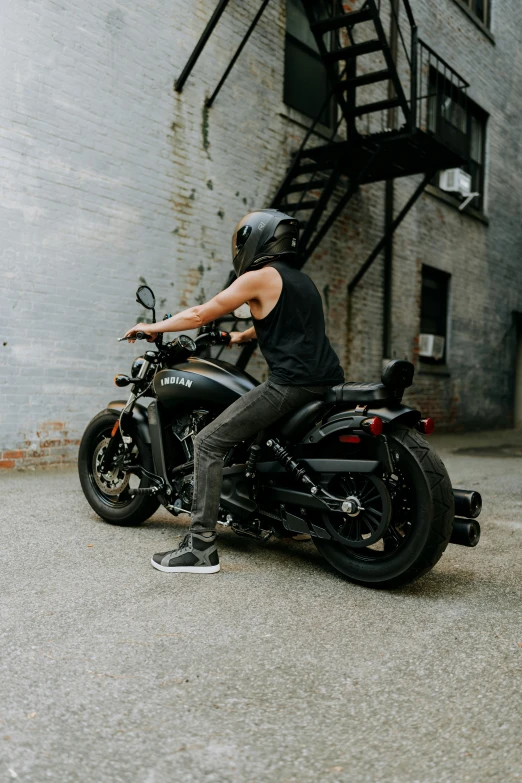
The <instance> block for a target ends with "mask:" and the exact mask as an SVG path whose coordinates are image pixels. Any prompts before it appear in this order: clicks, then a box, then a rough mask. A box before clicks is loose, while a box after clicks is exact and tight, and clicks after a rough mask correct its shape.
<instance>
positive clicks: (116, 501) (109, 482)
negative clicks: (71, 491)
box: [78, 409, 160, 526]
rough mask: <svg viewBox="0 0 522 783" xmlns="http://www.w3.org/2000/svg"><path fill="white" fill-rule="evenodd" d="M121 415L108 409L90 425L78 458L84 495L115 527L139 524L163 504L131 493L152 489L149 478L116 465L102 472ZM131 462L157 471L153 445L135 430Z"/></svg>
mask: <svg viewBox="0 0 522 783" xmlns="http://www.w3.org/2000/svg"><path fill="white" fill-rule="evenodd" d="M118 418H119V412H117V411H113V410H110V409H109V410H105V411H102V412H101V413H99V414H98V415H97V416H95V417H94V419H92V421H91V422H89V424H88V425H87V429H86V430H85V432H84V435H83V438H82V442H81V444H80V452H79V455H78V473H79V476H80V483H81V485H82V489H83V494H84V495H85V497H86V498H87V501H88V502H89V504H90V506H91V508H93V509H94V511H96V513H97V514H98V516H100V517H101V518H102V519H104V520H105V521H106V522H110V523H112V524H113V525H126V526H129V525H139V524H141V523H142V522H144V521H145V520H146V519H148V518H149V517H151V516H152V514H154V512H155V511H157V509H158V507H159V505H160V503H159V500H158V499H157V498H156V497H155V496H154V495H136V496H132V495H131V494H130V490H131V489H135V488H137V487H142V488H143V487H148V486H150V484H149V482H148V480H147V479H146V478H141V477H140V476H139V475H138V473H135V472H132V471H131V470H127V469H126V467H125V466H123V465H122V466H116V467H115V468H114V469H112V470H111V471H106V472H105V473H103V472H102V471H101V469H100V464H101V460H102V457H103V454H104V451H105V449H106V448H107V444H108V443H109V440H110V438H111V431H112V428H113V426H114V423H115V422H116V421H117V419H118ZM130 434H131V435H132V438H133V443H132V450H131V456H132V460H131V461H132V463H133V464H134V465H140V466H142V467H143V468H145V469H146V470H147V471H149V472H151V473H152V472H154V465H153V462H152V455H151V452H150V446H149V445H148V444H147V443H145V442H144V441H143V438H142V437H141V436H140V434H139V432H138V431H137V430H136V428H134V429H133V431H132V433H130Z"/></svg>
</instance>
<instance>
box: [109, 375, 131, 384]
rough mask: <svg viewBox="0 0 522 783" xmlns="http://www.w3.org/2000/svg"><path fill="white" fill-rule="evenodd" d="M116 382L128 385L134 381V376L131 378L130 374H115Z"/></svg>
mask: <svg viewBox="0 0 522 783" xmlns="http://www.w3.org/2000/svg"><path fill="white" fill-rule="evenodd" d="M114 383H115V384H116V386H120V387H121V386H128V385H129V383H134V381H133V379H132V378H129V376H128V375H115V376H114Z"/></svg>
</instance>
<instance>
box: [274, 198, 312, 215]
mask: <svg viewBox="0 0 522 783" xmlns="http://www.w3.org/2000/svg"><path fill="white" fill-rule="evenodd" d="M317 201H318V199H315V200H314V201H301V203H300V204H299V203H298V202H297V201H296V203H295V204H280V205H279V209H280V210H281V212H288V213H290V212H298V211H299V210H301V209H315V207H316V206H317Z"/></svg>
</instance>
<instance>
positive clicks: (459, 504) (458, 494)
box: [453, 489, 482, 519]
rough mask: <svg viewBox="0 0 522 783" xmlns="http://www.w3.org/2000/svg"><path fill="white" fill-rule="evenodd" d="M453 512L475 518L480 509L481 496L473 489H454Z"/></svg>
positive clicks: (459, 515)
mask: <svg viewBox="0 0 522 783" xmlns="http://www.w3.org/2000/svg"><path fill="white" fill-rule="evenodd" d="M453 499H454V501H455V514H456V515H457V516H458V517H466V519H476V518H477V517H478V516H479V515H480V512H481V511H482V496H481V494H480V492H475V490H473V489H454V490H453Z"/></svg>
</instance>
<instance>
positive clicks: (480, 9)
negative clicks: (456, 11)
mask: <svg viewBox="0 0 522 783" xmlns="http://www.w3.org/2000/svg"><path fill="white" fill-rule="evenodd" d="M461 2H462V3H463V4H464V5H465V6H467V7H468V8H469V10H470V11H471V12H472V13H473V14H475V16H478V18H479V19H480V21H481V22H482V24H485V25H486V26H489V6H490V0H461Z"/></svg>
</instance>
